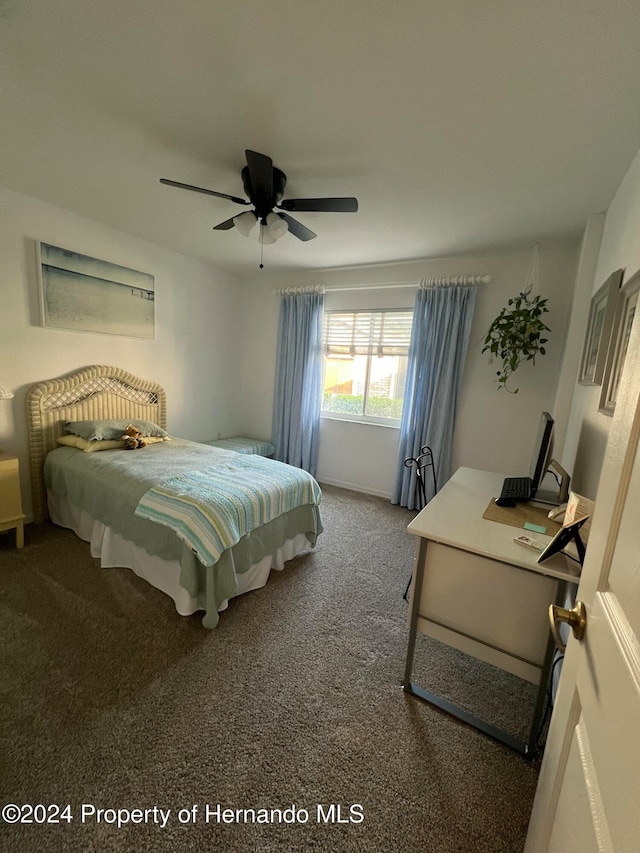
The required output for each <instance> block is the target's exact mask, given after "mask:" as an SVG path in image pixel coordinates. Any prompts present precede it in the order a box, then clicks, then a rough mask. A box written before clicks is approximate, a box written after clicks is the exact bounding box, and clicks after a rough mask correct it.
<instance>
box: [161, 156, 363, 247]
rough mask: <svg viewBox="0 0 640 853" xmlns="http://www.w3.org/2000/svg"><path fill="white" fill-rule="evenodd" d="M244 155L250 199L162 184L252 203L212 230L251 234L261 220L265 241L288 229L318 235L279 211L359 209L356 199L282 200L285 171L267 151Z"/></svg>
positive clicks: (173, 183)
mask: <svg viewBox="0 0 640 853" xmlns="http://www.w3.org/2000/svg"><path fill="white" fill-rule="evenodd" d="M245 155H246V157H247V165H246V166H244V167H243V169H242V183H243V184H244V191H245V193H246V194H247V195H248V196H249V201H246V199H243V198H238V196H234V195H227V194H226V193H219V192H216V191H215V190H207V189H204V188H203V187H194V186H192V185H191V184H182V183H180V182H179V181H171V180H169V179H168V178H160V183H161V184H167V185H168V186H170V187H180V188H181V189H184V190H192V191H193V192H197V193H205V195H213V196H216V198H226V199H228V200H229V201H233V202H235V204H242V205H245V206H253V210H248V211H245V212H244V213H240V214H238V215H237V216H232V217H231V219H226V220H225V221H224V222H221V223H220V224H219V225H214V228H213V230H214V231H228V230H229V229H230V228H233V227H234V226H235V227H236V228H237V229H238V230H239V231H240V233H241V234H243V235H244V236H245V237H248V236H249V233H250V232H251V230H252V229H253V226H254V225H256V224H257V223H260V231H259V240H260V242H261V243H262V244H267V243H275V241H276V240H277V239H279V238H280V237H282V236H284V234H286V233H287V231H289V232H290V233H291V234H293V236H294V237H297V238H298V240H305V241H306V240H313V238H314V237H317V236H318V235H317V234H315V233H314V232H313V231H311V230H310V229H309V228H307V227H306V226H305V225H303V224H302V223H301V222H298V220H297V219H294V218H293V217H292V216H289V214H288V213H281V212H279V211H292V212H294V213H304V212H310V211H318V212H321V213H356V211H357V210H358V200H357V199H356V198H287V199H284V200H282V196H283V195H284V188H285V186H286V184H287V176H286V175H285V173H284V172H282V171H281V170H280V169H277V168H276V167H275V166H274V165H273V161H272V160H271V157H267V156H266V154H259V153H258V152H257V151H249V150H246V151H245ZM276 208H277V210H276Z"/></svg>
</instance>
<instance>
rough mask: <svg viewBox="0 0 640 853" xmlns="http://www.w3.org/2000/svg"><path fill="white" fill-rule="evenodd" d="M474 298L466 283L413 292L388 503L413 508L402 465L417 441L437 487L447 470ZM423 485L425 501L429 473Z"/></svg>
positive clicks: (410, 473)
mask: <svg viewBox="0 0 640 853" xmlns="http://www.w3.org/2000/svg"><path fill="white" fill-rule="evenodd" d="M475 300H476V288H475V287H472V286H470V287H467V286H460V285H458V286H450V287H446V286H443V287H425V288H421V289H420V290H418V293H417V294H416V303H415V309H414V315H413V327H412V329H411V343H410V345H409V359H408V362H409V363H408V368H407V381H406V385H405V392H404V405H403V409H402V420H401V422H400V449H399V458H398V473H397V477H396V484H395V488H394V492H393V497H392V499H391V502H392V503H394V504H400V506H406V507H408V508H409V509H416V508H418V503H417V501H416V470H415V465H414V466H412V467H411V468H406V467H405V465H404V460H405V459H407V458H409V457H413V458H415V457H417V456H419V454H420V448H421V447H422V446H423V445H425V444H427V445H428V446H429V447H430V448H431V450H432V451H433V458H434V464H435V470H436V476H437V481H438V487H439V488H440V487H441V486H443V485H444V484H445V483H446V481H447V480H448V479H449V477H450V475H451V471H450V466H451V444H452V440H453V428H454V424H455V416H456V405H457V402H458V395H459V393H460V385H461V383H462V372H463V369H464V362H465V358H466V355H467V348H468V344H469V332H470V331H471V321H472V319H473V309H474V307H475ZM426 487H427V500H429V499H430V498H431V497H433V485H432V483H431V478H430V477H427V478H426Z"/></svg>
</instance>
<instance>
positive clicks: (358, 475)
mask: <svg viewBox="0 0 640 853" xmlns="http://www.w3.org/2000/svg"><path fill="white" fill-rule="evenodd" d="M532 250H533V247H531V250H527V251H522V252H514V253H504V254H494V255H485V256H480V257H458V258H441V259H434V260H422V261H412V262H409V263H404V264H389V265H378V266H375V267H369V268H365V267H359V268H353V269H342V270H325V271H317V272H311V273H305V274H297V275H295V274H289V275H286V276H285V275H280V276H278V275H270V274H269V273H268V272H263V273H262V274H260V275H258V276H256V277H254V278H253V279H252V280H251V281H250V282H247V283H246V285H245V287H244V289H243V290H244V292H243V300H244V301H243V339H244V341H245V342H246V345H245V349H244V358H243V367H242V386H243V388H244V389H245V391H246V392H247V393H246V394H245V397H244V401H243V403H242V404H241V408H240V412H239V418H240V423H241V425H242V428H243V430H244V431H245V432H247V433H248V434H250V435H251V434H253V435H256V436H258V437H267V436H269V435H270V432H271V413H272V406H273V387H274V376H275V351H276V334H277V321H278V309H279V297H278V295H277V294H274V293H273V291H274V290H275V289H277V288H280V287H291V286H296V285H304V284H324V285H325V286H326V287H327V288H328V289H329V288H330V287H331V286H356V285H367V284H369V285H370V284H376V283H389V282H406V281H416V282H417V281H418V280H419V279H420V278H421V277H423V276H442V275H470V274H474V273H478V274H489V275H491V276H492V277H493V282H492V283H491V284H489V285H480V286H479V291H478V298H477V302H476V311H475V317H474V322H473V326H472V330H471V338H470V344H469V353H468V357H467V364H466V369H465V374H464V381H463V387H462V392H461V397H460V404H459V409H458V417H457V426H456V432H455V437H454V446H453V462H452V465H453V470H455V469H456V468H457V467H459V466H461V465H466V466H470V467H475V468H482V469H485V470H494V471H498V472H503V473H505V474H510V473H511V474H520V473H527V471H528V469H529V463H530V456H531V448H532V446H533V442H534V440H535V435H536V430H537V425H538V421H539V417H540V412H541V411H543V410H544V409H547V410H548V411H551V412H552V413H553V408H554V398H555V391H556V385H557V381H558V376H559V373H560V364H561V359H562V354H563V349H564V338H565V335H566V330H567V327H568V323H569V313H570V308H571V302H572V298H573V288H574V284H575V278H576V265H577V260H578V246H577V245H569V246H555V247H554V246H551V245H545V243H544V242H543V243H542V248H541V254H540V292H541V293H542V294H544V295H545V296H548V297H549V308H550V313H549V315H547V317H548V322H547V325H549V326H550V328H551V330H552V333H551V335H550V342H549V345H548V347H547V355H546V356H544V357H543V358H541V359H540V360H539V361H538V362H537V363H536V365H535V366H533V365H531V364H527V365H525V366H523V367H522V368H521V369H520V370H519V371H518V373H517V374H516V377H515V379H516V380H517V381H516V382H515V383H514V384H515V387H519V389H520V390H519V393H518V394H509V393H507V392H505V391H504V390H498V387H497V385H496V383H495V381H494V380H495V372H496V370H497V365H496V364H495V363H493V364H491V363H490V362H489V358H488V356H487V354H486V353H485V354H482V353H481V349H482V345H483V341H484V336H485V334H486V331H487V329H488V327H489V325H490V323H491V321H492V320H493V318H494V317H495V316H496V315H497V314H498V312H499V311H500V309H501V308H502V307H503V306H504V305H505V304H506V302H507V300H508V298H509V297H511V296H514V295H516V294H517V293H518V292H520V290H522V288H523V287H524V285H525V281H526V277H527V273H528V271H529V265H530V263H531V251H532ZM267 263H268V259H267ZM414 295H415V291H413V290H412V289H391V288H389V289H385V290H363V291H361V292H355V293H354V292H345V293H341V294H335V293H333V294H332V293H329V292H327V294H326V296H325V300H326V302H325V304H326V307H327V308H330V307H343V308H348V307H351V308H357V307H360V308H374V307H398V308H401V307H405V306H408V307H410V306H412V305H413V300H414ZM563 441H564V433H563V431H562V424H560V425H559V430H558V435H557V444H556V448H557V450H558V451H561V449H562V443H563ZM397 452H398V431H397V430H394V429H390V428H388V427H376V426H369V425H362V424H354V423H349V424H347V423H345V422H343V421H331V420H323V422H322V427H321V433H320V454H319V460H318V473H317V476H318V479H319V480H320V481H321V482H326V483H334V484H337V485H345V486H348V487H350V488H355V489H360V490H362V491H366V492H370V493H373V494H379V495H383V496H385V497H389V496H390V495H391V493H392V489H393V483H394V478H395V471H396V466H397Z"/></svg>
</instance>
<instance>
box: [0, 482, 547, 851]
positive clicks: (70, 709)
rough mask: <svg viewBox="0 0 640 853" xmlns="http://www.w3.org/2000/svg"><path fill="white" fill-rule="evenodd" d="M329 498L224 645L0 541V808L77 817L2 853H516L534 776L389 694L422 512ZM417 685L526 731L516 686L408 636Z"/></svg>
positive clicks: (67, 538) (63, 545) (399, 666)
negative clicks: (413, 646) (310, 540)
mask: <svg viewBox="0 0 640 853" xmlns="http://www.w3.org/2000/svg"><path fill="white" fill-rule="evenodd" d="M323 495H324V497H323V505H322V511H323V521H324V525H325V532H324V533H323V534H322V536H321V537H320V539H319V542H318V546H317V549H316V551H315V552H314V553H312V554H310V555H308V556H305V557H300V558H297V559H296V560H294V561H292V562H291V563H290V564H288V566H287V567H286V568H285V570H284V571H283V572H273V573H272V575H271V579H270V581H269V583H268V585H267V586H266V587H265V588H264V589H262V590H259V591H256V592H252V593H249V594H248V595H245V596H242V597H240V598H238V599H236V600H234V601H232V602H231V604H230V606H229V609H228V610H227V611H226V612H225V613H223V614H222V615H221V619H220V624H219V626H218V628H217V629H216V630H215V631H207V630H205V629H203V628H202V626H201V624H200V619H199V617H198V616H197V615H195V616H192V617H189V618H184V617H181V616H178V615H177V613H176V612H175V610H174V608H173V602H172V601H171V600H170V599H169V598H167V597H166V596H164V595H163V594H162V593H160V592H158V591H156V590H154V589H151V588H150V587H149V586H148V585H147V584H145V582H144V581H141V580H139V579H138V578H137V577H136V576H135V575H134V574H133V573H132V572H130V571H128V570H126V569H104V570H102V569H100V568H98V566H97V561H95V560H93V559H92V558H91V557H90V556H89V546H88V545H87V544H86V543H84V542H81V541H80V540H79V539H77V538H76V537H75V536H74V535H73V534H72V533H71V532H69V531H66V530H61V529H57V528H55V527H53V526H51V525H48V524H46V525H38V526H35V525H30V526H29V527H28V528H27V531H26V547H25V548H24V550H23V551H22V552H17V551H15V550H14V547H13V538H12V536H11V535H8V536H0V635H1V636H0V658H1V661H2V666H1V670H0V690H1V691H2V707H1V710H0V715H1V723H2V762H3V765H2V776H1V792H2V795H1V799H2V804H5V803H16V804H18V805H22V804H25V803H31V804H57V805H59V806H61V807H63V806H65V805H66V804H69V805H70V809H69V810H67V811H66V812H62V814H61V815H56V811H55V809H53V808H50V809H49V811H48V817H49V818H55V817H56V816H57V817H58V818H59V819H60V818H61V822H60V823H57V824H55V823H50V824H40V823H37V821H38V820H41V819H42V817H43V813H42V809H36V810H35V812H34V815H33V817H34V819H35V821H36V822H34V823H32V824H27V825H21V826H18V825H7V824H4V823H1V822H0V848H1V849H2V850H10V851H20V853H22V851H24V853H28V851H38V853H48V851H101V853H102V851H112V850H132V851H133V850H136V851H154V853H157V851H178V853H181V851H189V850H222V851H261V853H262V851H276V850H277V851H292V850H300V851H307V850H310V851H312V850H319V851H366V853H375V851H385V853H388V851H426V853H430V852H431V851H433V853H454V851H461V852H462V851H464V853H467V851H470V850H473V851H475V853H481V851H489V853H499V851H505V853H517V851H521V850H522V848H523V844H524V838H525V835H526V828H527V823H528V819H529V812H530V809H531V804H532V800H533V794H534V790H535V786H536V782H537V772H538V771H537V767H536V766H535V765H534V764H532V763H529V762H527V761H525V760H524V759H522V758H521V757H520V756H518V755H517V754H515V753H513V752H512V751H510V750H509V749H507V748H506V747H504V746H502V745H500V744H498V743H496V742H494V741H493V740H491V739H489V738H487V737H486V736H484V735H482V734H480V733H479V732H477V731H475V730H474V729H472V728H469V727H468V726H466V725H464V724H463V723H460V722H458V721H456V720H454V719H452V718H450V717H449V716H447V715H446V714H443V713H442V712H439V711H437V710H436V709H434V708H431V707H430V706H427V705H425V704H424V703H421V702H419V701H418V700H416V699H413V698H411V697H408V696H406V695H405V694H404V693H403V692H402V689H401V686H400V685H401V681H402V676H403V671H404V659H405V652H406V643H407V627H406V615H407V604H406V603H405V602H404V601H403V599H402V594H403V592H404V588H405V585H406V582H407V579H408V577H409V575H410V572H411V566H412V559H413V545H414V540H413V538H412V537H411V536H410V535H409V534H408V533H407V532H406V525H407V523H408V522H409V521H410V520H411V518H412V517H413V515H414V513H411V512H408V511H407V510H404V509H401V508H398V507H393V506H391V505H390V504H389V503H388V502H387V501H384V500H382V499H379V498H373V497H368V496H365V495H359V494H356V493H354V492H348V491H344V490H340V489H336V488H333V487H328V486H325V487H324V489H323ZM415 680H416V681H417V682H418V683H421V684H423V686H425V687H428V688H429V689H431V690H434V691H435V692H442V693H444V694H445V695H447V696H448V697H449V698H450V699H452V700H453V701H456V702H459V703H461V704H465V705H466V706H468V707H469V709H470V710H471V711H474V712H476V713H480V714H484V715H486V716H487V718H489V719H491V720H492V721H494V722H496V723H497V724H498V725H504V726H506V727H510V729H511V730H515V733H516V734H525V733H526V730H527V725H528V721H529V719H530V713H531V709H532V703H533V696H534V690H533V688H532V687H531V686H530V685H527V684H525V683H524V682H522V681H520V680H519V679H516V678H512V677H510V676H508V675H506V674H504V673H501V672H499V671H498V670H495V669H493V668H492V667H488V666H485V665H482V664H479V663H477V662H475V661H473V660H472V659H470V658H467V657H465V656H464V655H461V654H458V653H456V652H453V651H452V650H451V649H448V648H446V647H444V646H441V645H440V644H438V643H435V642H432V641H430V640H428V639H426V638H419V643H418V650H417V656H416V668H415ZM83 804H85V810H84V819H83V811H82V808H83ZM319 804H320V806H321V807H322V808H321V811H320V812H319V810H318V805H319ZM332 804H334V805H335V808H334V809H333V810H331V808H330V806H331V805H332ZM356 804H360V806H361V808H353V809H352V810H351V811H350V809H349V807H350V806H352V805H354V806H355V805H356ZM218 805H220V807H221V808H220V812H219V814H220V817H219V818H218V817H217V815H216V808H217V806H218ZM338 805H339V806H340V810H338V808H337V807H338ZM89 807H93V808H94V809H96V810H97V809H103V810H113V811H104V812H103V813H101V814H100V815H98V814H97V813H93V812H91V809H90V808H89ZM207 807H208V808H209V814H208V815H207V812H206V809H207ZM154 808H155V811H153V810H154ZM294 808H295V809H296V810H297V812H296V815H297V818H296V821H295V822H293V823H292V822H287V821H290V820H291V818H292V812H293V809H294ZM118 809H122V810H128V812H130V813H132V814H130V817H131V816H133V818H135V819H139V820H140V821H141V822H139V823H133V822H130V823H129V824H127V825H124V826H122V827H120V828H119V827H118V826H117V824H114V823H113V822H110V821H112V820H114V819H116V817H117V810H118ZM134 809H139V810H140V811H139V812H135V811H133V810H134ZM160 809H162V810H164V812H163V813H161V812H160V811H159V810H160ZM224 809H230V810H234V811H235V810H244V809H254V810H256V818H263V817H265V813H264V812H260V811H259V810H260V809H268V810H271V809H280V810H282V818H283V819H282V822H277V814H274V815H273V818H274V820H275V822H271V823H251V822H244V821H243V820H238V819H236V816H235V815H233V820H232V821H231V822H224V820H223V818H224V816H225V813H224V811H223V810H224ZM145 810H147V811H146V813H145ZM167 810H170V813H169V815H168V817H166V824H165V826H164V827H163V826H161V825H160V824H161V823H162V821H163V820H164V819H165V816H166V812H167ZM287 810H288V811H287ZM23 815H27V812H23ZM361 815H363V816H364V819H363V820H361V819H360V816H361ZM126 816H127V812H126V811H123V812H122V813H121V818H122V819H124V818H125V817H126ZM226 816H227V817H231V816H232V815H231V812H230V813H228V814H227V815H226ZM305 816H307V819H306V821H305ZM10 817H11V814H10V813H9V818H10ZM68 817H70V818H72V819H71V820H70V821H69V820H67V818H68ZM207 817H208V821H207ZM240 817H241V816H240ZM248 817H250V815H248ZM350 817H351V818H353V822H350V821H349V818H350ZM98 818H99V819H98ZM154 821H158V822H157V823H156V822H154Z"/></svg>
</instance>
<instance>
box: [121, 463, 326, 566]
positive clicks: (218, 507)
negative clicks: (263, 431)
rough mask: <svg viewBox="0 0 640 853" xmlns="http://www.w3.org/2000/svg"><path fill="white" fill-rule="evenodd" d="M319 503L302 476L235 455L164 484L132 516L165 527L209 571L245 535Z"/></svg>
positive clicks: (306, 477) (285, 467) (310, 480)
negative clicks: (209, 567) (168, 528)
mask: <svg viewBox="0 0 640 853" xmlns="http://www.w3.org/2000/svg"><path fill="white" fill-rule="evenodd" d="M320 497H321V492H320V487H319V486H318V484H317V483H316V481H315V480H314V478H313V477H312V476H311V474H308V473H307V472H306V471H302V470H301V469H299V468H294V467H293V466H291V465H286V464H285V463H283V462H274V461H273V460H272V459H265V458H263V457H261V456H242V455H240V454H238V455H237V456H235V457H234V458H233V459H229V458H225V460H224V462H221V463H219V464H217V465H215V466H211V467H206V468H204V469H203V470H201V471H191V472H189V473H185V474H180V475H179V476H177V477H170V478H169V479H167V480H164V481H163V482H162V483H160V484H158V485H156V486H154V487H153V488H151V489H149V491H148V492H146V493H145V494H144V495H143V496H142V498H141V499H140V502H139V503H138V506H137V507H136V515H138V516H140V517H142V518H146V519H149V520H150V521H155V522H157V523H158V524H164V525H166V526H167V527H170V528H171V529H172V530H173V531H174V532H175V533H176V534H177V535H178V536H179V537H180V538H181V539H182V540H183V542H186V544H187V545H188V546H189V547H190V548H191V549H192V550H193V551H194V552H195V553H196V554H197V556H198V559H199V560H200V562H201V563H203V565H205V566H212V565H213V564H214V563H216V562H217V561H218V559H219V558H220V555H221V554H222V552H223V551H226V550H227V548H231V547H232V546H233V545H235V544H236V543H237V542H239V541H240V539H241V538H242V537H243V536H244V535H246V534H247V533H250V532H251V531H252V530H255V529H256V528H257V527H260V526H261V525H263V524H267V523H268V522H270V521H273V520H274V519H275V518H278V517H279V516H280V515H283V514H284V513H286V512H289V511H290V510H292V509H295V508H296V507H298V506H303V505H305V504H319V503H320Z"/></svg>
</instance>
